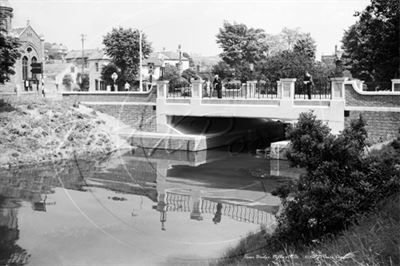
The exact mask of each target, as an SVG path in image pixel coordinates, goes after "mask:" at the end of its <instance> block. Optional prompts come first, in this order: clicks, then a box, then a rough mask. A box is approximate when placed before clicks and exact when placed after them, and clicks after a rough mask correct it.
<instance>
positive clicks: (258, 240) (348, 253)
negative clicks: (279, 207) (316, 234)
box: [216, 195, 400, 266]
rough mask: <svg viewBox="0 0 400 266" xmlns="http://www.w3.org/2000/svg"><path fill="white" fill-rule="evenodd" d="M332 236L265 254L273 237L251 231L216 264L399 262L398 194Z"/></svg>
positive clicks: (399, 221)
mask: <svg viewBox="0 0 400 266" xmlns="http://www.w3.org/2000/svg"><path fill="white" fill-rule="evenodd" d="M358 221H359V222H358V223H357V224H353V225H352V226H350V227H349V228H348V229H347V230H345V231H343V232H342V233H341V234H340V235H338V236H336V237H335V238H325V239H324V240H322V241H321V242H320V243H316V244H315V245H314V246H308V247H305V248H304V249H303V250H301V251H295V250H292V249H290V248H285V247H284V246H282V251H281V252H280V253H277V254H274V255H267V254H268V247H267V246H266V244H267V243H268V242H270V241H271V240H272V238H271V234H268V232H266V231H265V230H261V231H260V232H258V233H252V234H250V235H248V236H247V237H246V238H245V239H243V240H242V241H241V242H240V243H239V245H238V246H236V247H235V248H232V249H230V250H228V251H227V252H226V253H225V254H224V256H223V258H221V260H220V261H218V263H216V264H218V265H282V266H287V265H337V266H347V265H360V266H361V265H372V266H374V265H390V266H395V265H400V197H399V195H394V196H392V197H390V198H388V199H386V200H384V201H382V202H381V203H380V204H378V206H377V207H376V210H375V211H374V212H369V213H367V214H364V215H363V216H362V217H361V218H360V219H359V220H358Z"/></svg>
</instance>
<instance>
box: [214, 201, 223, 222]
mask: <svg viewBox="0 0 400 266" xmlns="http://www.w3.org/2000/svg"><path fill="white" fill-rule="evenodd" d="M221 215H222V203H221V202H218V204H217V212H216V213H215V215H214V218H213V222H214V223H215V224H217V223H220V222H221Z"/></svg>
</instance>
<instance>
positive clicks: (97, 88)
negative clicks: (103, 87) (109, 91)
mask: <svg viewBox="0 0 400 266" xmlns="http://www.w3.org/2000/svg"><path fill="white" fill-rule="evenodd" d="M94 87H95V90H96V91H98V90H99V81H98V80H97V79H95V80H94Z"/></svg>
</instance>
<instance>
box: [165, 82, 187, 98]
mask: <svg viewBox="0 0 400 266" xmlns="http://www.w3.org/2000/svg"><path fill="white" fill-rule="evenodd" d="M182 97H183V98H187V97H192V88H191V87H190V86H188V87H179V88H172V87H171V86H169V85H168V94H167V98H182Z"/></svg>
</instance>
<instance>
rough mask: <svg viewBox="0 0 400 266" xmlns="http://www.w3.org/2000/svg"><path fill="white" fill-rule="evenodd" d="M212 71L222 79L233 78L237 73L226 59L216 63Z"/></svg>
mask: <svg viewBox="0 0 400 266" xmlns="http://www.w3.org/2000/svg"><path fill="white" fill-rule="evenodd" d="M211 72H212V73H213V74H214V75H218V76H219V77H220V78H221V79H227V78H229V79H232V78H233V77H234V74H235V73H234V69H233V68H231V67H230V66H229V65H228V64H227V63H226V62H224V61H219V62H218V64H216V65H214V66H213V67H212V71H211Z"/></svg>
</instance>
